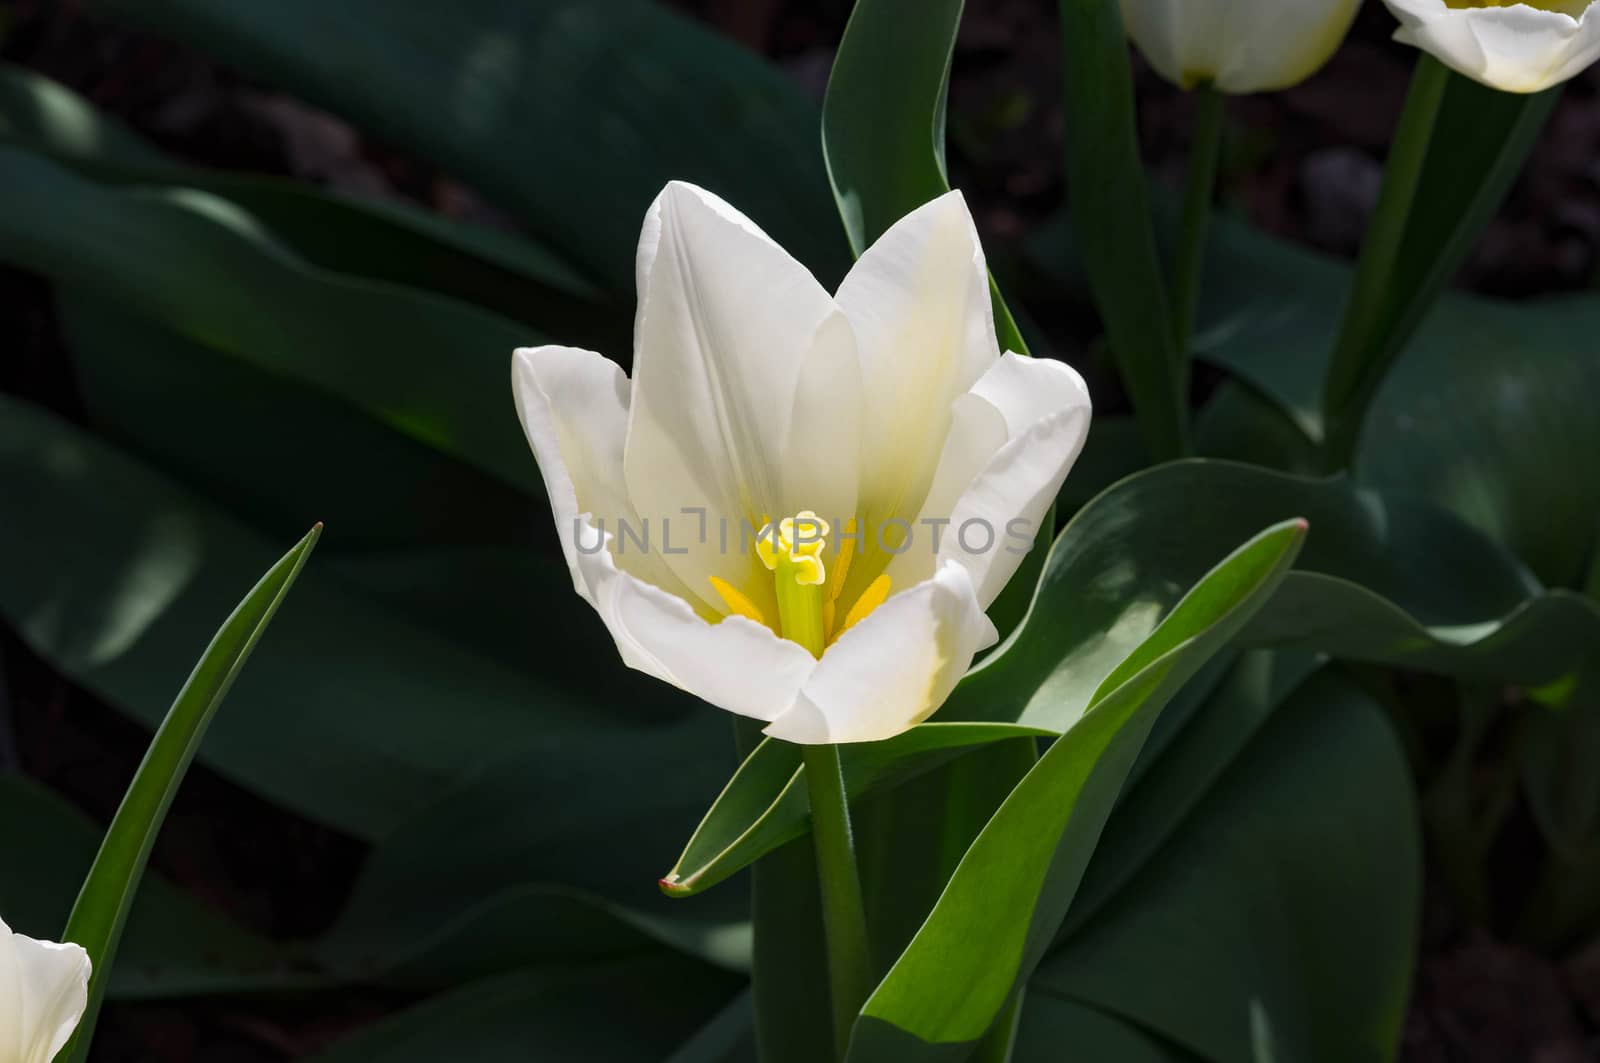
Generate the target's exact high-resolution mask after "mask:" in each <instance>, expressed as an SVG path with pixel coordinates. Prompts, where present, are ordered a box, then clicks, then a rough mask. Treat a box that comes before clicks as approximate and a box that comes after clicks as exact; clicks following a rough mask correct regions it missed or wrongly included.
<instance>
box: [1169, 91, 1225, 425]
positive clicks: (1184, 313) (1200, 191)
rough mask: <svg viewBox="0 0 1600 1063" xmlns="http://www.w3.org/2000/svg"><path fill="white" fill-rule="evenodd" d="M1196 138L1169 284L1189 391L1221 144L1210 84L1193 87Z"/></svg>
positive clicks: (1216, 95)
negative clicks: (1191, 347)
mask: <svg viewBox="0 0 1600 1063" xmlns="http://www.w3.org/2000/svg"><path fill="white" fill-rule="evenodd" d="M1194 96H1195V124H1194V137H1193V139H1192V141H1191V143H1190V147H1189V174H1188V177H1187V179H1186V181H1185V184H1184V189H1183V221H1182V223H1181V224H1182V227H1181V228H1180V230H1179V237H1178V257H1177V261H1176V263H1175V264H1174V270H1173V282H1172V295H1173V299H1172V311H1173V335H1174V337H1175V339H1176V346H1175V348H1174V350H1175V353H1176V354H1177V356H1178V364H1179V366H1180V367H1181V368H1180V373H1181V375H1182V377H1183V379H1184V380H1185V385H1184V388H1183V392H1184V394H1188V385H1187V379H1188V376H1189V368H1188V367H1189V360H1190V359H1189V356H1190V353H1191V352H1190V349H1189V348H1190V341H1191V339H1192V338H1193V335H1194V318H1195V311H1196V308H1197V307H1198V306H1199V304H1200V271H1201V266H1202V264H1203V262H1204V259H1205V250H1206V232H1207V230H1208V229H1209V228H1210V225H1211V200H1212V197H1213V195H1214V194H1215V191H1216V185H1217V158H1218V156H1220V155H1221V153H1222V152H1221V148H1222V93H1220V92H1218V91H1217V89H1216V87H1215V86H1213V85H1212V84H1211V83H1209V82H1207V83H1206V84H1203V85H1200V86H1199V87H1197V88H1196V89H1195V91H1194Z"/></svg>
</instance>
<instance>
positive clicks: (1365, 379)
mask: <svg viewBox="0 0 1600 1063" xmlns="http://www.w3.org/2000/svg"><path fill="white" fill-rule="evenodd" d="M1416 78H1417V79H1418V80H1417V81H1416V82H1414V85H1420V86H1421V87H1422V89H1423V91H1424V93H1425V94H1426V91H1427V90H1428V88H1430V87H1432V90H1433V92H1435V93H1438V94H1440V96H1441V97H1442V98H1440V99H1438V100H1437V102H1436V103H1435V106H1436V107H1437V111H1436V112H1434V114H1433V116H1432V117H1431V119H1430V121H1429V126H1430V127H1431V135H1429V136H1428V138H1427V141H1426V146H1425V154H1424V155H1423V158H1422V160H1421V169H1420V173H1419V174H1418V175H1417V178H1416V186H1415V188H1414V190H1413V192H1412V197H1411V199H1410V201H1409V203H1408V204H1407V209H1406V210H1405V213H1404V214H1403V215H1402V216H1401V217H1400V218H1399V219H1397V220H1398V222H1399V223H1400V225H1401V229H1400V232H1399V234H1398V243H1397V245H1396V246H1395V248H1394V252H1393V260H1392V261H1388V262H1377V261H1373V262H1370V263H1369V262H1368V261H1367V259H1366V257H1365V256H1364V257H1363V261H1362V264H1361V267H1360V269H1361V270H1363V271H1366V270H1373V269H1380V268H1383V269H1385V272H1384V274H1383V275H1382V277H1381V280H1380V281H1379V282H1378V283H1377V284H1376V285H1374V286H1373V287H1372V288H1371V289H1370V290H1366V291H1361V292H1358V293H1357V294H1356V295H1355V296H1354V297H1353V298H1352V301H1351V305H1350V307H1349V309H1348V311H1347V315H1346V325H1345V327H1344V329H1343V330H1341V332H1340V334H1339V343H1338V346H1337V348H1336V350H1335V351H1334V353H1333V356H1332V359H1331V361H1330V362H1329V364H1328V373H1327V378H1326V383H1325V394H1324V396H1323V409H1324V414H1325V419H1326V421H1327V423H1328V427H1329V433H1330V437H1336V438H1331V441H1332V442H1333V443H1334V444H1335V445H1336V446H1337V447H1339V448H1341V449H1342V448H1346V447H1353V443H1354V440H1355V438H1356V437H1357V436H1358V435H1359V432H1360V428H1361V422H1362V421H1363V419H1364V415H1365V412H1366V408H1367V406H1368V404H1369V403H1370V402H1371V401H1372V398H1373V396H1374V395H1376V394H1377V392H1378V389H1379V388H1380V386H1381V385H1382V383H1383V379H1384V376H1385V375H1386V374H1387V373H1388V372H1389V370H1390V368H1391V367H1392V366H1393V365H1394V363H1395V361H1396V360H1397V359H1398V358H1400V356H1401V354H1402V352H1403V351H1404V350H1405V348H1406V345H1407V343H1408V342H1409V341H1410V339H1411V337H1412V335H1413V334H1414V333H1415V331H1416V328H1417V326H1418V324H1419V323H1420V322H1421V321H1422V319H1423V318H1424V316H1425V315H1426V314H1427V312H1428V311H1429V310H1430V309H1431V308H1432V307H1433V304H1434V302H1435V301H1436V300H1437V299H1438V296H1439V293H1440V292H1441V291H1443V290H1444V288H1445V285H1446V284H1448V283H1449V281H1450V279H1451V278H1452V277H1453V276H1455V274H1456V272H1457V271H1458V270H1459V269H1460V267H1461V263H1462V262H1463V261H1464V260H1465V259H1466V256H1467V252H1468V251H1470V250H1471V249H1472V246H1473V244H1474V242H1476V240H1477V238H1478V235H1479V234H1480V233H1481V232H1482V230H1483V227H1484V226H1485V225H1486V224H1488V222H1489V219H1490V218H1491V217H1493V216H1494V213H1495V211H1497V210H1499V208H1500V204H1501V202H1502V201H1503V200H1504V199H1505V196H1506V193H1507V192H1508V191H1510V189H1511V184H1512V182H1513V181H1514V180H1516V177H1517V174H1518V173H1519V172H1521V170H1522V164H1523V162H1524V161H1525V160H1526V159H1527V156H1528V152H1529V151H1531V150H1532V149H1533V144H1534V141H1535V140H1536V139H1537V138H1538V135H1539V131H1540V130H1541V129H1543V128H1544V125H1545V121H1546V119H1547V118H1548V117H1549V115H1550V111H1551V110H1552V108H1553V107H1554V106H1555V102H1556V100H1557V99H1558V98H1559V97H1560V94H1561V90H1560V89H1559V88H1557V89H1550V90H1547V91H1545V92H1542V93H1538V94H1535V95H1531V96H1524V95H1517V94H1514V93H1506V92H1499V91H1496V90H1494V89H1490V88H1487V87H1485V86H1483V85H1479V84H1477V83H1476V82H1474V81H1472V80H1471V79H1469V78H1466V77H1463V76H1462V75H1460V74H1456V73H1453V72H1451V71H1449V70H1448V69H1447V68H1445V67H1444V66H1443V65H1441V64H1440V63H1439V62H1438V60H1436V59H1434V58H1432V57H1431V56H1428V55H1426V54H1424V55H1422V56H1421V57H1420V58H1419V60H1418V66H1417V74H1416ZM1436 82H1442V86H1441V85H1438V84H1436ZM1414 94H1415V93H1414ZM1407 113H1410V112H1409V110H1408V112H1407ZM1419 132H1427V130H1421V131H1419ZM1403 148H1404V145H1399V144H1397V150H1402V149H1403Z"/></svg>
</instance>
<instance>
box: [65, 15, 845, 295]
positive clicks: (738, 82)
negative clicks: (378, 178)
mask: <svg viewBox="0 0 1600 1063" xmlns="http://www.w3.org/2000/svg"><path fill="white" fill-rule="evenodd" d="M93 7H94V9H95V10H97V11H101V12H104V13H106V14H108V15H111V16H113V17H115V18H117V19H119V20H121V21H123V22H125V23H128V24H130V25H134V26H138V27H140V28H143V29H146V30H150V31H152V32H156V33H161V34H165V35H168V36H170V37H173V38H174V39H176V40H178V41H180V42H182V43H186V44H188V45H190V46H191V47H193V48H194V49H195V50H197V51H199V52H201V53H202V54H205V55H208V56H211V57H213V58H215V59H218V60H220V61H221V62H223V63H225V64H226V65H228V66H229V67H231V68H233V69H235V70H237V71H239V72H240V73H242V74H245V75H246V76H248V77H250V78H251V79H252V80H255V81H259V82H262V83H264V84H267V85H271V86H274V87H276V88H279V89H282V90H285V91H288V92H290V93H292V94H293V95H295V96H298V97H300V98H302V99H305V100H308V101H310V102H311V103H314V104H316V105H318V106H321V107H324V108H326V109H327V110H330V111H332V112H334V113H335V114H339V115H341V116H343V117H345V118H347V119H349V120H350V121H351V122H353V123H354V124H355V125H357V126H358V127H359V128H361V129H362V130H364V131H365V132H367V133H370V134H372V135H374V136H376V137H377V138H379V139H380V140H382V141H385V142H387V143H392V144H395V145H398V146H400V147H403V148H407V149H409V150H410V151H412V152H413V153H415V154H417V155H420V156H421V157H423V158H424V159H427V160H429V161H431V162H433V163H436V164H437V165H438V166H439V168H440V169H442V170H444V171H445V172H447V173H450V174H454V175H456V176H458V177H460V178H462V179H464V180H466V181H467V182H469V183H470V184H472V185H473V186H474V187H476V188H477V189H479V190H481V191H482V192H483V193H484V194H486V195H487V196H488V197H490V198H491V199H492V200H493V201H494V202H496V203H497V204H498V205H500V206H501V207H503V208H505V209H507V210H510V211H512V212H514V213H515V214H516V215H518V216H519V217H520V218H521V219H522V220H523V221H525V222H526V223H527V224H528V225H529V226H530V228H531V229H532V231H533V232H534V233H536V234H538V236H539V237H540V238H541V239H543V240H546V241H548V242H549V243H550V244H551V245H552V246H553V247H555V248H556V249H557V250H558V251H560V252H561V253H562V254H564V255H566V256H568V257H570V258H571V259H572V260H573V261H576V262H578V263H580V264H581V265H582V266H583V267H584V268H585V269H586V270H587V271H588V272H589V273H590V274H592V275H594V276H596V277H597V278H599V279H600V280H601V281H602V282H603V283H604V284H605V285H606V286H607V287H608V288H610V289H611V290H614V291H622V290H626V289H628V288H629V287H630V286H631V284H632V279H633V252H634V246H635V244H636V242H637V240H638V236H639V222H640V219H642V218H643V217H644V213H645V209H646V207H648V205H649V203H650V201H651V200H652V199H653V198H654V197H655V195H656V194H657V193H658V192H659V191H660V190H661V188H662V187H663V186H664V185H665V184H666V183H667V182H668V181H669V180H672V179H675V178H677V179H683V180H689V181H694V182H696V183H698V184H701V185H704V186H705V187H707V188H709V189H711V190H712V191H714V192H717V193H718V194H720V195H723V196H725V197H726V198H727V199H728V200H729V201H730V202H732V203H734V204H735V205H736V206H738V207H739V209H741V210H742V211H744V212H745V213H746V214H748V215H749V216H750V217H751V218H753V219H754V220H755V221H756V222H757V224H759V225H760V226H761V227H762V228H763V229H765V230H766V231H767V232H768V233H770V234H771V235H772V236H773V238H774V239H776V240H777V241H778V242H779V243H780V244H782V245H783V246H784V247H786V248H788V249H789V250H790V251H791V252H793V253H794V254H795V256H796V257H798V258H799V259H800V260H801V261H803V262H805V263H806V264H808V265H809V266H811V268H812V269H813V271H815V272H817V273H818V275H819V276H824V277H827V276H842V275H843V272H844V265H845V263H846V262H847V259H846V257H845V248H844V241H842V240H840V239H839V237H838V230H837V228H835V227H834V226H833V225H831V224H830V223H829V220H828V219H829V216H830V212H829V208H828V199H827V195H828V193H827V184H826V177H825V175H824V173H823V170H822V166H821V164H820V160H819V159H818V158H817V152H816V146H815V145H816V141H815V140H814V139H813V138H814V136H815V133H814V130H815V128H816V112H815V110H814V108H813V107H812V106H811V104H809V103H808V102H807V101H806V100H805V99H804V97H803V96H802V95H801V93H800V91H799V90H798V88H796V87H795V85H794V84H793V83H792V81H791V80H790V79H789V78H788V77H787V76H786V75H784V74H782V73H780V72H778V71H777V70H775V69H773V68H772V67H770V66H769V65H767V64H766V63H765V62H763V61H762V60H760V59H759V58H757V57H756V56H754V55H752V54H750V52H748V51H747V50H745V49H744V48H741V47H739V46H738V45H736V44H734V43H733V42H731V41H727V40H724V39H722V38H720V37H718V36H716V35H715V34H713V33H711V32H710V31H708V30H706V29H703V28H701V27H700V26H699V25H697V24H696V23H694V22H693V21H691V20H690V19H688V18H686V17H685V16H682V15H679V14H676V13H675V12H672V11H669V10H667V9H665V8H664V7H662V6H659V5H657V4H655V3H650V2H645V0H610V2H607V3H601V4H597V3H594V2H593V0H542V2H540V3H535V4H525V3H516V4H508V3H503V2H501V0H462V2H459V3H453V4H450V5H448V6H446V5H438V4H408V5H403V6H396V5H395V4H393V3H389V2H388V0H347V2H344V3H339V4H325V3H320V2H317V0H282V2H279V3H274V4H270V5H255V4H251V5H243V6H238V5H230V6H228V7H218V6H217V5H215V4H212V3H209V2H208V0H168V2H165V3H160V4H148V3H144V2H143V0H96V2H95V3H94V5H93ZM596 205H603V209H589V208H590V207H591V206H596Z"/></svg>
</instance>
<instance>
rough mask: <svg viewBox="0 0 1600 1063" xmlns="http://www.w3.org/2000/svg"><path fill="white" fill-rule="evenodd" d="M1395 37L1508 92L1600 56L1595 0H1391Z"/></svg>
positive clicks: (1559, 76) (1576, 70)
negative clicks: (1515, 1) (1396, 23)
mask: <svg viewBox="0 0 1600 1063" xmlns="http://www.w3.org/2000/svg"><path fill="white" fill-rule="evenodd" d="M1385 2H1386V3H1388V5H1389V10H1391V11H1393V12H1394V14H1395V17H1396V18H1398V19H1399V20H1400V28H1399V29H1398V30H1396V31H1395V35H1394V38H1395V40H1397V41H1401V42H1403V43H1405V44H1410V45H1414V46H1415V47H1417V48H1421V49H1423V50H1424V51H1427V52H1431V53H1432V54H1433V55H1434V56H1436V57H1437V58H1438V59H1439V61H1440V62H1442V63H1444V64H1445V65H1446V66H1448V67H1450V68H1451V69H1452V70H1454V71H1456V72H1457V73H1459V74H1465V75H1466V76H1467V77H1469V78H1472V79H1474V80H1476V81H1481V82H1483V84H1485V85H1488V86H1490V87H1491V88H1496V89H1500V90H1501V91H1503V92H1541V91H1543V90H1544V89H1547V88H1550V87H1551V86H1552V85H1559V84H1560V83H1561V82H1563V81H1566V80H1567V79H1568V78H1571V77H1573V76H1575V75H1577V74H1580V73H1582V72H1583V71H1584V69H1585V68H1587V67H1588V66H1589V65H1590V64H1591V63H1593V62H1594V61H1595V60H1596V59H1597V58H1600V14H1597V13H1596V12H1595V10H1594V9H1595V8H1596V7H1597V6H1600V3H1597V2H1596V0H1533V2H1532V3H1521V4H1503V3H1499V2H1496V0H1478V2H1473V0H1385Z"/></svg>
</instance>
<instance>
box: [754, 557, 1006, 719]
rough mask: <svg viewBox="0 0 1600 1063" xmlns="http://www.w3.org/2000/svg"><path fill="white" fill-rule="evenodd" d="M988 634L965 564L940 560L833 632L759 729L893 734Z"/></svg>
mask: <svg viewBox="0 0 1600 1063" xmlns="http://www.w3.org/2000/svg"><path fill="white" fill-rule="evenodd" d="M995 637H996V634H995V629H994V625H993V624H991V623H990V622H989V618H988V617H986V616H984V614H983V609H982V608H981V607H980V606H979V605H978V600H977V598H976V596H975V595H974V593H973V588H972V581H971V579H970V578H969V577H968V575H967V572H966V570H965V569H963V568H962V567H961V566H960V565H956V564H947V565H944V566H942V567H941V568H940V569H939V571H938V573H937V574H936V575H935V576H934V578H933V579H931V580H928V581H927V582H925V583H920V584H918V585H917V586H915V587H912V588H910V589H909V590H906V591H902V592H901V593H899V594H896V595H894V596H892V597H891V598H890V599H889V600H888V601H886V602H884V603H883V604H882V605H880V606H879V607H878V608H877V609H875V610H874V611H873V612H872V613H871V614H870V615H868V616H867V618H866V619H865V620H862V621H861V622H860V623H858V624H857V625H855V626H854V627H852V628H851V629H850V630H848V631H846V632H845V633H844V634H843V635H841V636H839V639H838V641H836V642H835V643H834V644H833V645H832V646H830V647H828V650H827V652H826V653H824V654H823V655H822V660H821V661H819V662H818V663H817V667H816V670H815V671H814V672H813V673H812V675H811V677H810V678H809V679H808V680H806V682H805V684H804V686H803V687H802V688H801V690H800V693H799V696H798V697H797V698H796V700H795V704H794V707H793V708H791V709H790V710H789V711H788V712H786V713H784V714H783V715H781V716H779V717H778V718H777V719H776V720H774V721H773V722H772V723H771V724H770V725H769V726H768V727H767V729H766V733H767V734H769V735H771V736H773V737H774V738H781V739H784V740H785V741H789V742H798V743H801V744H804V745H820V744H823V743H834V742H875V741H879V740H881V739H885V738H893V737H894V736H895V735H897V734H900V733H901V732H902V731H906V730H909V729H910V728H912V727H914V726H916V725H917V724H918V723H921V722H922V721H923V720H925V719H927V718H928V717H929V716H931V715H932V714H933V712H934V710H936V709H938V707H939V706H940V705H942V704H943V703H944V700H945V698H947V697H949V696H950V691H951V690H952V689H954V687H955V685H956V682H957V681H958V680H959V679H960V678H961V676H962V675H963V674H965V673H966V670H967V668H968V667H969V666H970V665H971V664H972V658H973V655H974V654H976V653H977V652H978V651H979V650H981V649H983V648H984V647H985V646H988V645H990V644H991V643H993V642H994V640H995Z"/></svg>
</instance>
